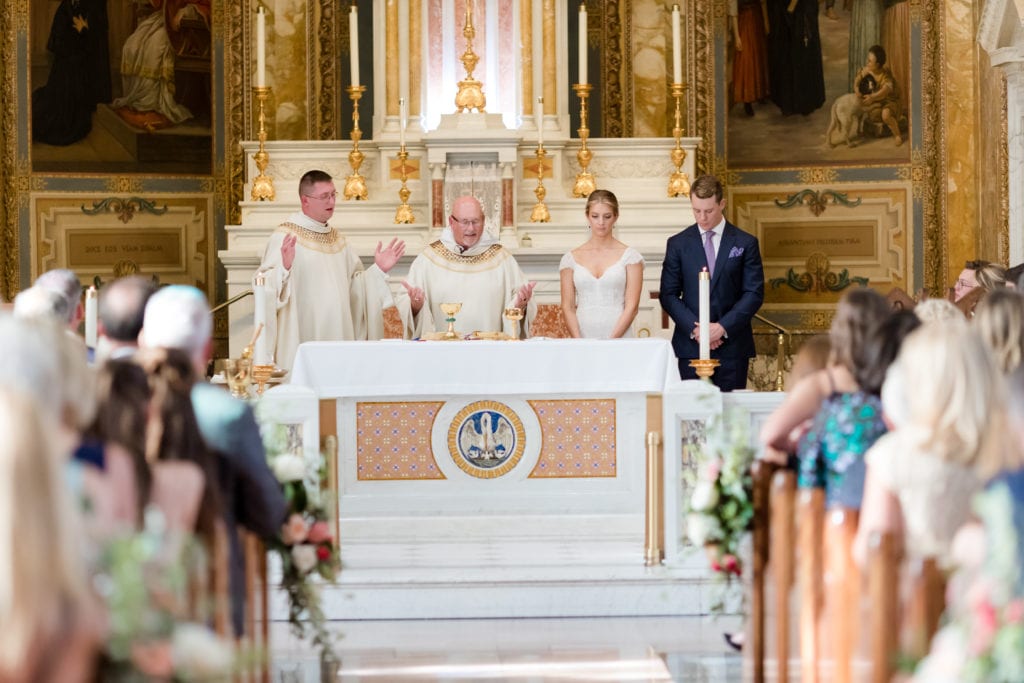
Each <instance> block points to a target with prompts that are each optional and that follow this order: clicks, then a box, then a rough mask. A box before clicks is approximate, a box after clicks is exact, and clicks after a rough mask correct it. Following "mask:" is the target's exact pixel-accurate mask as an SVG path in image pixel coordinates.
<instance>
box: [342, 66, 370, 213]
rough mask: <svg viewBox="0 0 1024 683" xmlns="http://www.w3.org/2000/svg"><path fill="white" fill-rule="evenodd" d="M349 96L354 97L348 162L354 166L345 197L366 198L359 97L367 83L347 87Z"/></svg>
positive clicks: (347, 180)
mask: <svg viewBox="0 0 1024 683" xmlns="http://www.w3.org/2000/svg"><path fill="white" fill-rule="evenodd" d="M345 90H346V91H347V92H348V96H349V97H351V98H352V151H351V152H349V153H348V163H349V165H350V166H351V167H352V173H350V174H349V175H348V177H347V178H345V191H344V195H345V199H346V201H347V200H349V199H366V197H367V192H366V179H365V178H363V176H362V175H360V173H359V167H360V166H362V165H363V159H365V158H366V155H365V154H363V153H362V152H361V151H360V150H359V141H360V140H361V139H362V138H363V131H361V130H359V98H361V97H362V96H363V93H364V92H366V86H365V85H350V86H348V87H347V88H346V89H345Z"/></svg>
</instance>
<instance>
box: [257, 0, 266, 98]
mask: <svg viewBox="0 0 1024 683" xmlns="http://www.w3.org/2000/svg"><path fill="white" fill-rule="evenodd" d="M266 85H267V15H266V13H265V12H264V11H263V6H262V5H261V6H259V7H257V8H256V87H257V88H264V87H266Z"/></svg>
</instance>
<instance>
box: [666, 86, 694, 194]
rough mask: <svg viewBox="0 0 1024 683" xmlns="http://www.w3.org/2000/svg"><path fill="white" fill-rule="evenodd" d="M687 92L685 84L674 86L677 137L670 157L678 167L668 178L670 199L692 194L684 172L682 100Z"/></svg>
mask: <svg viewBox="0 0 1024 683" xmlns="http://www.w3.org/2000/svg"><path fill="white" fill-rule="evenodd" d="M685 92H686V85H685V84H683V83H673V84H672V97H674V98H675V100H676V125H675V128H673V129H672V135H673V136H675V139H676V146H675V147H674V148H673V149H672V151H671V152H670V153H669V157H670V158H671V159H672V165H673V166H675V167H676V170H675V171H673V173H672V175H671V176H669V178H668V196H669V197H685V196H688V195H689V194H690V177H689V176H688V175H686V171H684V170H683V162H684V161H686V150H685V149H683V144H682V137H683V110H682V99H683V93H685Z"/></svg>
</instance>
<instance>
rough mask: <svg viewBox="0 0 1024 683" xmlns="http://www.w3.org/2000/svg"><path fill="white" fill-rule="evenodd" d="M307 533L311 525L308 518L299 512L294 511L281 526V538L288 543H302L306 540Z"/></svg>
mask: <svg viewBox="0 0 1024 683" xmlns="http://www.w3.org/2000/svg"><path fill="white" fill-rule="evenodd" d="M307 534H309V525H308V524H306V520H305V519H303V518H302V515H300V514H299V513H297V512H293V513H292V514H291V516H290V517H289V518H288V521H287V522H285V523H284V526H282V527H281V540H282V541H284V542H285V544H286V545H295V544H296V543H302V542H303V541H305V540H306V536H307Z"/></svg>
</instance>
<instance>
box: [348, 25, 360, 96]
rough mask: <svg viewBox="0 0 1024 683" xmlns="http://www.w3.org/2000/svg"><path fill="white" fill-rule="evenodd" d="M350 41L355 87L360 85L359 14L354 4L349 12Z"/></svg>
mask: <svg viewBox="0 0 1024 683" xmlns="http://www.w3.org/2000/svg"><path fill="white" fill-rule="evenodd" d="M348 43H349V47H350V48H351V49H350V54H349V62H350V66H351V68H352V73H351V75H352V79H351V80H352V83H351V85H352V86H353V87H355V86H358V85H359V14H358V13H357V11H356V6H355V5H352V9H351V10H350V11H349V13H348Z"/></svg>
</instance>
